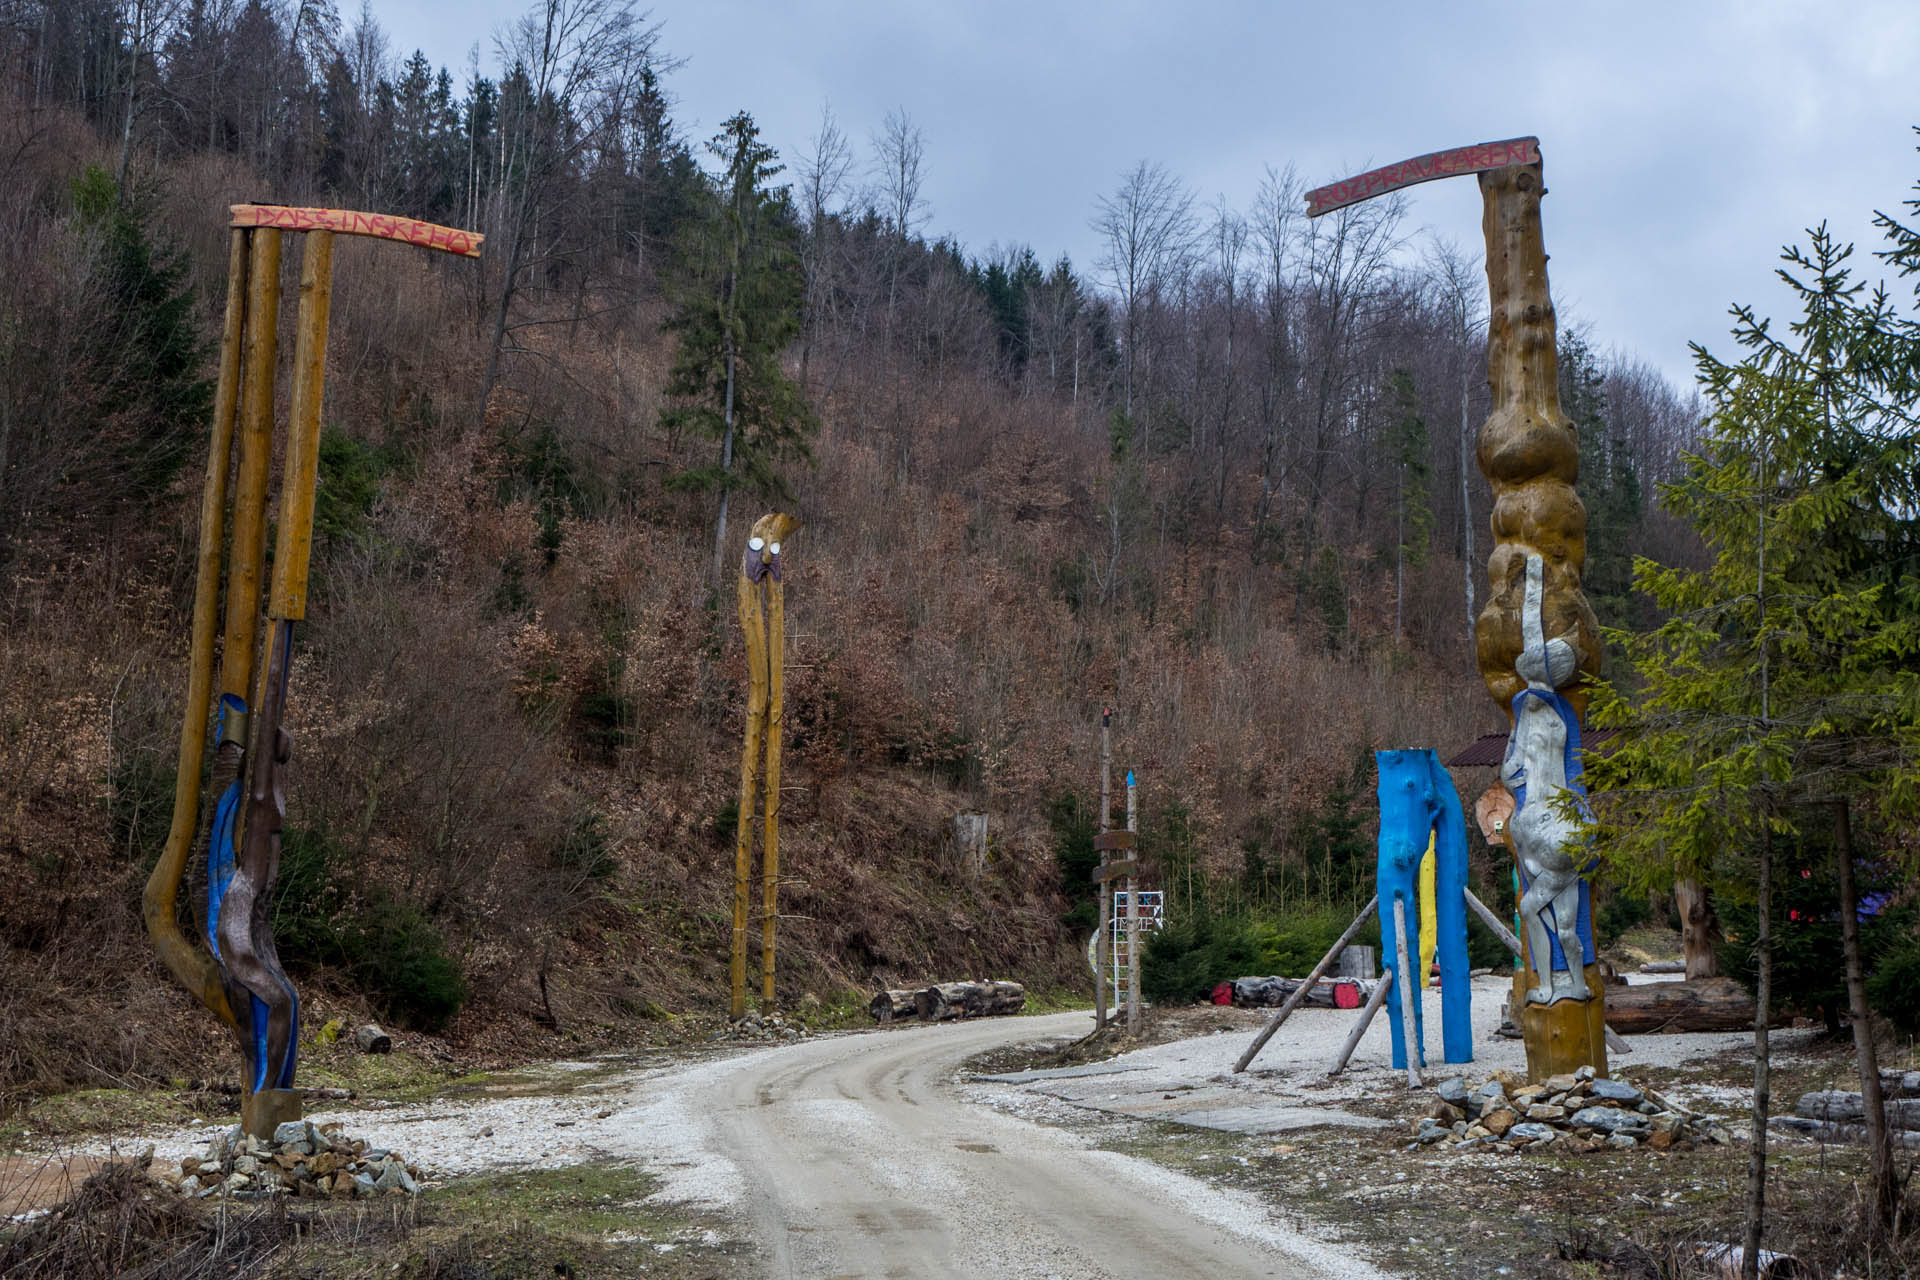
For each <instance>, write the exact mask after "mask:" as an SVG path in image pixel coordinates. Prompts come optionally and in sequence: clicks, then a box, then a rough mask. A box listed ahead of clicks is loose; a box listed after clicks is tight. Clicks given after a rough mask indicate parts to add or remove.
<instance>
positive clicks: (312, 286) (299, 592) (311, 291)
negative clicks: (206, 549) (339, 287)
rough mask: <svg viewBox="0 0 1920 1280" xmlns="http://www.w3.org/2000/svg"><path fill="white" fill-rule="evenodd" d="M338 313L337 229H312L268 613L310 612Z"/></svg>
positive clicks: (292, 615)
mask: <svg viewBox="0 0 1920 1280" xmlns="http://www.w3.org/2000/svg"><path fill="white" fill-rule="evenodd" d="M332 313H333V233H332V232H331V231H309V232H308V233H307V238H306V243H305V245H304V246H303V248H302V251H301V262H300V311H299V321H298V325H297V327H296V329H295V333H294V344H293V403H292V405H291V406H290V408H289V410H288V416H287V449H286V465H285V474H284V475H283V476H282V477H281V483H280V526H279V528H278V530H277V531H276V535H277V536H276V540H275V542H274V546H273V594H272V598H271V599H270V600H269V601H268V604H267V616H268V617H270V618H275V619H279V620H281V621H288V622H292V621H298V620H300V619H303V618H305V617H306V616H307V569H308V567H309V565H310V563H311V561H312V558H313V503H314V493H315V490H316V488H317V486H318V482H319V474H320V407H321V400H322V398H323V396H324V394H325V387H326V378H327V324H328V320H329V317H330V316H331V315H332Z"/></svg>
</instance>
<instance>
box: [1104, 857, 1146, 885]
mask: <svg viewBox="0 0 1920 1280" xmlns="http://www.w3.org/2000/svg"><path fill="white" fill-rule="evenodd" d="M1138 874H1140V864H1139V863H1137V862H1135V861H1134V860H1133V859H1131V858H1129V859H1127V860H1126V861H1125V862H1109V863H1105V864H1103V865H1102V866H1100V867H1097V868H1095V870H1094V873H1093V882H1094V883H1095V884H1105V883H1106V882H1107V881H1109V880H1119V879H1121V878H1122V877H1125V876H1132V875H1138Z"/></svg>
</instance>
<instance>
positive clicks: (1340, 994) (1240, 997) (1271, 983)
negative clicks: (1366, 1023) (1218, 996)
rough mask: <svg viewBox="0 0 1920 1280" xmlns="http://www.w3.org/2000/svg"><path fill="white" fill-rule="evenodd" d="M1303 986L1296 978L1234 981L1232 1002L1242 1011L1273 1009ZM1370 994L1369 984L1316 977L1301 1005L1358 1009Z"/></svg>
mask: <svg viewBox="0 0 1920 1280" xmlns="http://www.w3.org/2000/svg"><path fill="white" fill-rule="evenodd" d="M1303 985H1304V983H1303V982H1302V981H1301V980H1300V979H1297V978H1277V977H1275V978H1235V979H1234V980H1233V983H1232V986H1233V1002H1234V1003H1235V1004H1236V1005H1239V1006H1240V1007H1241V1008H1243V1009H1275V1008H1278V1007H1279V1006H1281V1005H1283V1004H1285V1003H1286V1002H1287V998H1288V997H1289V996H1291V995H1292V994H1293V993H1294V992H1295V991H1298V990H1299V989H1300V988H1301V986H1303ZM1372 994H1373V983H1371V982H1362V981H1360V980H1359V979H1356V978H1319V979H1316V980H1315V982H1314V984H1313V986H1312V987H1311V988H1309V989H1308V991H1307V994H1306V996H1305V997H1304V998H1303V999H1302V1001H1301V1003H1303V1004H1307V1005H1313V1006H1317V1007H1319V1008H1322V1009H1358V1008H1359V1007H1360V1006H1361V1005H1363V1004H1365V1003H1366V1001H1367V997H1368V996H1370V995H1372Z"/></svg>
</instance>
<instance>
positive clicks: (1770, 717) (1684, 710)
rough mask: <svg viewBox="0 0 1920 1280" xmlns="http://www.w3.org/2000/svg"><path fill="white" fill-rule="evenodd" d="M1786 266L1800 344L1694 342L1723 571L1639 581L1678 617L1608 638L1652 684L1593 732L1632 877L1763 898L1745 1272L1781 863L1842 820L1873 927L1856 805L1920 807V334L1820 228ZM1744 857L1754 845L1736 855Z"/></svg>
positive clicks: (1706, 490)
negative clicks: (1726, 357)
mask: <svg viewBox="0 0 1920 1280" xmlns="http://www.w3.org/2000/svg"><path fill="white" fill-rule="evenodd" d="M1810 237H1811V239H1810V244H1809V247H1808V248H1806V249H1799V248H1792V249H1789V250H1787V251H1786V253H1785V254H1784V261H1785V263H1786V266H1785V268H1784V269H1782V270H1781V271H1780V272H1779V274H1780V276H1781V278H1782V279H1783V280H1784V281H1785V282H1786V283H1787V284H1788V286H1789V287H1790V288H1791V289H1792V290H1793V291H1794V293H1795V295H1796V298H1797V300H1798V302H1799V304H1800V311H1801V314H1800V316H1799V318H1798V319H1796V320H1795V321H1794V322H1793V323H1792V325H1791V326H1790V328H1789V331H1788V332H1787V333H1786V334H1785V335H1781V334H1776V333H1775V332H1774V331H1773V329H1772V327H1771V326H1770V324H1769V322H1767V321H1765V320H1761V319H1759V318H1757V317H1756V316H1755V315H1754V313H1753V312H1752V311H1751V309H1749V308H1746V307H1738V308H1735V310H1734V313H1733V314H1734V317H1735V328H1734V337H1735V339H1736V341H1737V342H1738V343H1739V344H1740V345H1741V346H1742V347H1744V348H1746V350H1747V355H1746V356H1745V358H1744V359H1742V360H1741V361H1740V362H1739V363H1737V364H1727V363H1724V362H1722V361H1720V360H1718V359H1716V358H1714V357H1713V356H1712V355H1710V354H1709V353H1707V352H1706V351H1705V350H1704V349H1702V348H1699V347H1696V348H1695V354H1696V362H1697V365H1698V368H1699V375H1700V380H1701V384H1702V387H1703V389H1704V391H1705V393H1706V396H1707V400H1708V403H1709V405H1710V406H1711V409H1712V415H1711V418H1710V420H1709V423H1708V427H1709V434H1708V439H1707V440H1706V442H1705V447H1704V448H1703V450H1702V452H1701V453H1700V454H1699V455H1697V456H1693V457H1690V458H1689V459H1688V460H1687V466H1686V470H1685V472H1684V474H1683V475H1682V476H1681V478H1680V479H1679V480H1678V481H1677V482H1675V483H1674V484H1672V485H1669V486H1666V488H1665V491H1664V498H1665V503H1666V505H1667V507H1668V509H1669V510H1671V511H1673V512H1674V513H1675V514H1676V515H1679V516H1681V517H1682V518H1684V519H1686V520H1687V521H1688V522H1689V523H1691V524H1692V525H1693V527H1694V528H1695V530H1696V531H1697V532H1698V533H1699V535H1700V536H1701V538H1702V540H1703V541H1704V542H1705V543H1706V545H1707V547H1708V549H1709V550H1710V551H1711V552H1712V553H1713V557H1714V559H1713V563H1712V564H1711V566H1709V567H1708V568H1705V569H1699V570H1695V569H1687V568H1673V567H1666V566H1661V565H1657V564H1653V563H1651V562H1649V561H1646V560H1642V561H1639V562H1638V563H1637V564H1636V566H1635V585H1636V586H1637V587H1638V588H1639V589H1640V590H1641V591H1643V592H1645V593H1647V594H1648V595H1649V596H1651V597H1652V598H1653V600H1654V601H1655V603H1656V604H1657V605H1658V606H1659V607H1660V608H1661V609H1662V610H1663V611H1664V612H1665V614H1666V615H1667V620H1666V621H1665V622H1664V623H1662V624H1661V625H1660V626H1659V627H1657V628H1655V629H1653V630H1651V631H1649V632H1646V633H1644V634H1637V635H1636V634H1631V633H1627V632H1622V631H1613V632H1610V633H1609V639H1610V640H1611V641H1612V642H1614V643H1617V644H1619V645H1620V646H1621V647H1622V649H1623V650H1624V651H1625V653H1626V654H1627V656H1628V658H1629V660H1630V662H1631V664H1632V666H1633V668H1634V669H1635V671H1636V672H1637V675H1638V676H1639V678H1640V679H1642V680H1643V681H1644V689H1643V691H1642V692H1641V693H1640V694H1639V696H1638V697H1637V698H1636V697H1630V696H1629V695H1628V694H1627V693H1625V692H1624V691H1623V689H1622V688H1621V687H1620V685H1619V684H1617V683H1602V684H1601V685H1600V686H1599V687H1598V688H1597V689H1596V695H1595V699H1594V704H1593V712H1594V718H1595V720H1596V722H1597V723H1599V724H1602V725H1612V726H1617V727H1622V728H1627V729H1629V730H1630V731H1631V732H1630V733H1629V734H1627V735H1626V736H1625V740H1624V743H1623V745H1621V746H1620V747H1619V748H1618V749H1617V750H1615V751H1613V752H1611V753H1609V754H1608V755H1606V756H1602V757H1598V758H1596V759H1595V760H1593V761H1592V762H1591V764H1590V769H1591V773H1590V775H1589V776H1590V781H1591V782H1592V783H1593V785H1594V787H1595V791H1596V794H1597V797H1598V801H1597V807H1598V809H1599V812H1600V817H1601V822H1600V828H1599V832H1600V835H1601V837H1602V840H1603V845H1604V847H1605V848H1606V849H1607V850H1608V852H1609V854H1610V857H1611V860H1612V862H1613V865H1614V866H1615V867H1616V868H1618V869H1621V870H1623V871H1624V872H1626V873H1627V875H1628V877H1629V878H1630V879H1636V880H1639V881H1641V882H1643V883H1645V882H1649V881H1658V880H1660V879H1662V878H1663V877H1664V876H1666V875H1671V874H1673V873H1675V872H1676V871H1677V872H1678V873H1679V874H1682V875H1685V874H1690V873H1693V872H1696V871H1700V870H1710V871H1711V872H1712V873H1714V875H1715V879H1716V881H1717V888H1718V889H1719V891H1720V892H1722V893H1728V894H1735V895H1738V896H1740V897H1742V898H1747V897H1749V896H1750V900H1751V902H1752V908H1753V913H1754V920H1755V937H1754V939H1753V944H1754V955H1755V968H1756V974H1755V979H1756V982H1755V987H1756V999H1757V1003H1758V1006H1759V1008H1758V1014H1757V1016H1756V1022H1755V1032H1754V1035H1755V1050H1756V1053H1755V1096H1754V1127H1753V1147H1752V1164H1751V1168H1750V1173H1749V1223H1748V1241H1747V1243H1748V1257H1749V1259H1751V1258H1752V1257H1753V1250H1754V1249H1755V1248H1757V1246H1758V1243H1759V1233H1760V1229H1761V1224H1762V1222H1763V1221H1764V1191H1765V1168H1766V1123H1765V1121H1766V1108H1767V1102H1768V1097H1767V1094H1768V1060H1767V1052H1766V1026H1765V1021H1766V1018H1767V1015H1768V1012H1769V1011H1768V1007H1767V1006H1768V1002H1769V998H1770V995H1771V990H1770V985H1771V976H1772V975H1771V921H1772V916H1773V911H1772V904H1771V902H1770V901H1769V898H1770V889H1771V886H1770V878H1771V871H1772V867H1771V855H1772V851H1773V848H1774V846H1775V843H1776V841H1780V842H1785V841H1788V840H1793V839H1794V838H1795V837H1796V836H1797V835H1798V834H1799V827H1800V825H1802V824H1807V823H1813V822H1818V823H1822V824H1830V826H1831V828H1832V832H1833V837H1834V839H1833V847H1834V848H1835V850H1836V859H1837V861H1838V862H1839V863H1840V876H1839V878H1838V879H1839V884H1840V890H1841V901H1840V902H1839V903H1837V904H1836V906H1837V908H1838V911H1839V915H1840V918H1841V921H1842V924H1843V926H1846V925H1849V924H1857V901H1856V900H1855V899H1856V893H1855V892H1854V889H1853V875H1852V873H1853V864H1854V858H1855V855H1854V850H1853V848H1852V829H1851V822H1850V815H1851V811H1852V809H1853V808H1854V806H1856V805H1867V806H1870V808H1871V809H1872V811H1873V812H1874V813H1875V814H1876V815H1878V816H1879V817H1881V818H1883V819H1884V818H1889V817H1893V816H1896V815H1911V814H1912V813H1913V812H1914V811H1915V809H1916V807H1920V805H1917V804H1916V801H1920V662H1917V661H1916V658H1915V655H1916V653H1920V578H1916V576H1915V574H1914V572H1913V564H1914V560H1913V555H1912V548H1913V547H1914V545H1915V537H1916V530H1915V520H1916V517H1915V514H1914V513H1915V512H1916V511H1920V502H1917V501H1916V500H1917V499H1920V495H1917V494H1916V493H1915V492H1914V476H1915V464H1916V462H1920V450H1917V449H1916V445H1915V439H1916V437H1915V433H1914V426H1915V423H1914V422H1913V421H1912V416H1911V415H1910V414H1909V412H1908V410H1907V409H1906V407H1905V406H1906V404H1907V403H1908V402H1909V401H1910V397H1911V387H1910V386H1909V385H1907V383H1906V381H1905V377H1906V375H1905V373H1904V372H1903V371H1904V370H1909V369H1911V368H1912V367H1913V363H1914V360H1913V355H1914V351H1915V349H1916V347H1915V344H1916V340H1917V331H1916V328H1915V325H1914V324H1913V322H1912V321H1910V320H1907V319H1903V318H1902V317H1900V316H1898V315H1896V314H1895V312H1894V310H1893V308H1892V307H1891V305H1890V303H1889V302H1888V299H1887V296H1886V295H1885V293H1884V292H1874V293H1871V294H1869V293H1868V292H1867V291H1866V289H1865V287H1864V285H1863V284H1862V283H1861V282H1859V281H1856V280H1855V279H1854V278H1853V277H1852V273H1851V269H1850V268H1849V267H1848V265H1847V262H1848V259H1849V257H1850V255H1851V253H1852V247H1851V246H1842V245H1839V244H1837V243H1836V242H1835V241H1834V240H1833V238H1832V236H1831V235H1830V234H1828V232H1827V231H1826V229H1825V228H1824V227H1821V228H1818V229H1815V230H1813V231H1812V232H1810ZM1741 851H1744V853H1743V852H1741ZM1847 932H1848V934H1849V940H1848V942H1847V951H1848V955H1847V968H1848V986H1849V988H1850V994H1851V996H1852V1000H1851V1003H1852V1004H1853V1006H1854V1017H1855V1023H1856V1025H1855V1040H1856V1049H1857V1052H1858V1054H1859V1057H1860V1066H1861V1075H1862V1089H1863V1092H1865V1093H1866V1094H1867V1095H1868V1110H1869V1126H1870V1131H1871V1132H1870V1142H1871V1144H1872V1146H1873V1148H1874V1150H1873V1171H1872V1182H1873V1188H1872V1195H1871V1196H1870V1197H1869V1202H1870V1204H1872V1205H1873V1206H1874V1212H1875V1215H1876V1217H1880V1218H1882V1219H1884V1218H1885V1217H1886V1216H1887V1215H1889V1214H1890V1211H1891V1207H1892V1197H1893V1185H1894V1184H1893V1181H1892V1170H1891V1165H1890V1163H1889V1161H1888V1160H1887V1151H1886V1146H1885V1140H1884V1125H1883V1123H1881V1121H1880V1118H1879V1116H1878V1114H1877V1113H1878V1112H1879V1110H1880V1109H1879V1106H1878V1101H1879V1098H1878V1071H1877V1067H1876V1066H1875V1065H1874V1057H1873V1043H1872V1035H1871V1028H1870V1026H1869V1025H1868V1020H1867V1012H1866V1008H1865V1003H1864V996H1862V995H1861V994H1860V992H1861V991H1862V984H1861V977H1860V972H1859V971H1860V961H1859V946H1858V937H1857V928H1854V929H1850V930H1847Z"/></svg>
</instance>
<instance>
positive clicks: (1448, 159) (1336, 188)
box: [1307, 137, 1540, 218]
mask: <svg viewBox="0 0 1920 1280" xmlns="http://www.w3.org/2000/svg"><path fill="white" fill-rule="evenodd" d="M1539 163H1540V139H1538V138H1533V137H1527V138H1508V139H1506V140H1505V141H1503V142H1482V143H1478V144H1476V145H1474V146H1471V147H1455V148H1453V149H1452V150H1451V151H1433V152H1429V153H1428V154H1426V155H1424V156H1415V157H1414V158H1413V159H1411V160H1402V161H1401V162H1400V163H1398V164H1389V165H1383V166H1382V167H1380V168H1378V169H1369V170H1367V171H1366V172H1365V173H1362V174H1358V175H1356V176H1354V177H1351V178H1347V179H1345V180H1344V181H1341V182H1333V183H1329V184H1327V185H1326V186H1324V187H1318V188H1315V189H1314V190H1312V191H1309V192H1307V216H1308V217H1309V218H1317V217H1319V216H1320V215H1321V214H1323V213H1332V212H1333V211H1334V210H1335V209H1343V208H1345V207H1346V206H1348V205H1350V204H1358V203H1360V202H1361V201H1362V200H1371V199H1373V198H1374V197H1375V196H1382V195H1385V194H1386V193H1387V192H1389V191H1398V190H1399V189H1400V188H1402V187H1411V186H1413V185H1414V184H1416V183H1421V182H1432V181H1433V180H1434V179H1436V178H1451V177H1454V176H1456V175H1458V174H1463V173H1479V172H1480V171H1481V170H1483V169H1504V168H1506V167H1507V166H1508V165H1512V164H1539Z"/></svg>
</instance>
